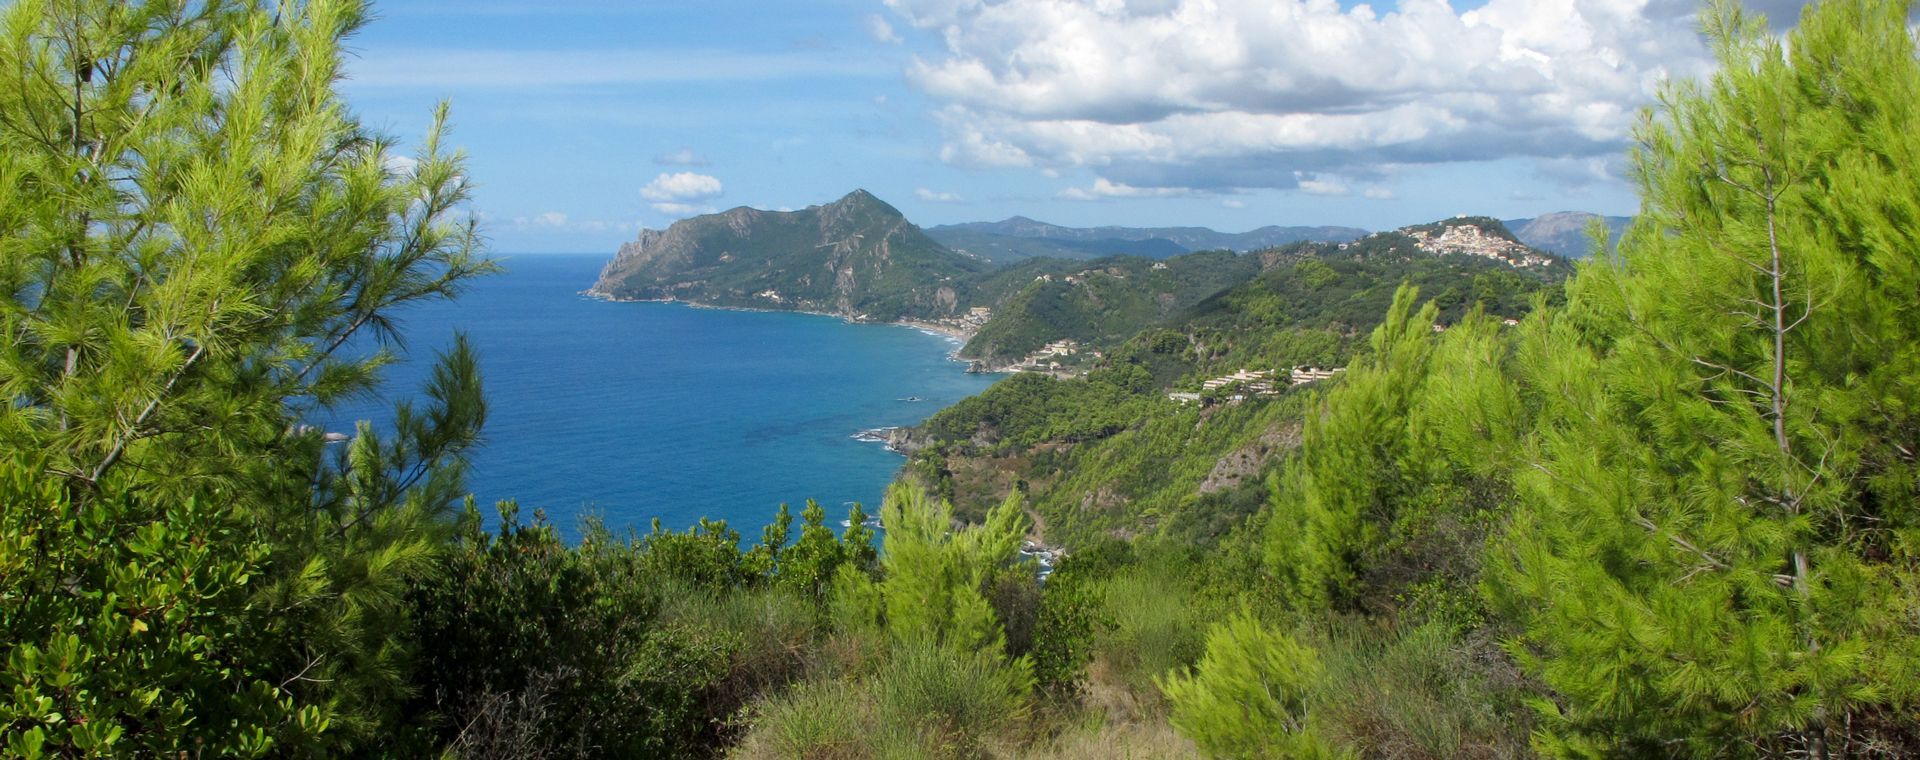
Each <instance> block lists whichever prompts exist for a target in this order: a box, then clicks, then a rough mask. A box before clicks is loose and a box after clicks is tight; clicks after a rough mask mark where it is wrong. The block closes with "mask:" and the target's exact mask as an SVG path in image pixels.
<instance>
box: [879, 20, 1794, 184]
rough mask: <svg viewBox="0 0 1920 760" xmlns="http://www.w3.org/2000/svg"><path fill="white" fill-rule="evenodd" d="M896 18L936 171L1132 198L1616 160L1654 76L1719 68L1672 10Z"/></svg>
mask: <svg viewBox="0 0 1920 760" xmlns="http://www.w3.org/2000/svg"><path fill="white" fill-rule="evenodd" d="M1772 4H1775V5H1786V4H1787V3H1785V2H1784V0H1781V1H1780V2H1773V3H1772ZM887 5H888V6H889V7H891V8H892V9H893V10H894V12H895V13H897V14H898V15H899V17H900V18H903V19H904V20H905V21H906V22H907V23H909V24H912V25H913V26H915V27H919V28H938V29H940V30H941V32H942V36H943V39H944V40H945V45H946V47H945V51H944V52H943V53H942V54H941V55H940V56H939V57H936V58H931V59H928V58H920V59H916V61H915V62H914V64H913V65H912V66H911V67H910V68H909V71H908V77H909V79H910V81H912V82H913V83H914V84H915V85H916V86H917V87H918V88H920V89H921V90H922V91H924V92H925V93H927V94H928V95H929V96H931V97H933V98H934V99H936V100H937V101H940V102H942V103H943V106H942V107H941V108H940V109H939V110H938V111H937V112H936V114H935V116H936V119H937V120H938V121H939V123H940V124H941V127H942V129H943V131H944V133H945V136H946V139H945V145H944V146H943V148H942V150H941V157H942V159H943V160H945V161H948V162H950V163H954V164H959V165H966V166H987V167H1034V168H1041V169H1055V170H1058V169H1062V168H1085V169H1092V170H1094V171H1096V172H1098V174H1099V175H1100V176H1101V177H1102V178H1103V179H1107V180H1110V181H1111V182H1112V183H1113V187H1130V188H1132V189H1134V190H1136V191H1139V190H1144V189H1153V188H1158V189H1167V188H1192V189H1200V190H1218V189H1227V188H1245V187H1278V188H1292V187H1298V188H1300V189H1302V190H1304V191H1306V192H1334V191H1338V192H1342V193H1345V192H1351V191H1352V190H1351V187H1350V186H1349V185H1348V184H1347V183H1346V182H1344V181H1340V182H1338V183H1337V184H1338V185H1339V186H1338V187H1336V186H1335V185H1334V184H1330V183H1334V182H1335V181H1334V180H1328V179H1326V178H1325V176H1324V175H1326V174H1335V175H1339V176H1342V177H1346V178H1365V177H1367V176H1368V175H1370V174H1375V173H1377V172H1378V170H1379V169H1378V167H1381V166H1383V165H1389V164H1393V165H1420V164H1433V163H1442V162H1453V161H1482V160H1492V159H1498V158H1506V157H1512V156H1527V157H1535V158H1540V159H1545V160H1562V159H1567V160H1579V161H1584V160H1586V159H1588V158H1591V157H1594V156H1601V155H1607V154H1613V153H1618V152H1620V151H1621V149H1622V148H1623V147H1624V146H1625V145H1626V142H1627V139H1628V136H1629V132H1630V130H1631V127H1632V124H1633V121H1634V117H1635V114H1636V113H1637V112H1638V109H1640V108H1641V107H1643V106H1645V105H1647V104H1650V103H1651V102H1652V101H1653V98H1654V96H1655V94H1656V93H1657V91H1658V87H1659V83H1660V82H1661V81H1662V80H1663V79H1664V78H1666V77H1668V76H1680V77H1689V76H1696V75H1699V74H1701V73H1704V72H1705V71H1707V70H1709V68H1710V65H1711V64H1710V61H1709V59H1708V57H1707V54H1706V51H1705V49H1704V48H1703V46H1702V45H1701V42H1700V40H1699V38H1698V35H1697V34H1696V33H1695V32H1694V19H1693V17H1692V15H1691V14H1693V13H1694V11H1695V8H1696V5H1695V4H1694V3H1692V2H1690V1H1688V2H1682V1H1681V0H1489V2H1487V3H1486V4H1485V5H1484V6H1483V7H1480V8H1476V9H1472V10H1467V11H1464V12H1456V11H1455V10H1454V9H1453V8H1452V7H1451V6H1450V5H1449V4H1448V3H1447V2H1444V0H1400V2H1399V3H1398V5H1397V9H1396V10H1394V11H1392V12H1385V13H1383V12H1377V11H1375V10H1373V9H1372V8H1371V7H1369V6H1366V5H1361V6H1356V7H1354V8H1353V9H1351V10H1343V9H1342V8H1341V7H1340V5H1339V4H1337V3H1335V2H1333V1H1332V0H1090V1H1089V0H887ZM1303 177H1304V178H1305V179H1304V180H1303ZM1070 192H1074V193H1076V197H1078V196H1086V197H1140V196H1137V195H1136V196H1126V195H1119V194H1113V193H1110V192H1109V193H1102V192H1101V191H1100V189H1099V188H1098V187H1095V188H1085V189H1080V188H1076V189H1075V190H1074V191H1070Z"/></svg>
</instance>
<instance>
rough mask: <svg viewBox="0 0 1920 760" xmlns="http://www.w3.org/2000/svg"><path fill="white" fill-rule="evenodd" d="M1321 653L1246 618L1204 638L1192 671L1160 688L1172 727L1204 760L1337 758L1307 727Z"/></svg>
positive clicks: (1215, 629) (1174, 678)
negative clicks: (1170, 712) (1208, 757)
mask: <svg viewBox="0 0 1920 760" xmlns="http://www.w3.org/2000/svg"><path fill="white" fill-rule="evenodd" d="M1323 672H1324V671H1323V668H1322V665H1321V662H1320V655H1319V653H1318V652H1316V651H1314V650H1313V648H1312V647H1308V646H1305V645H1303V644H1301V643H1300V642H1298V641H1297V640H1295V639H1294V638H1293V637H1292V636H1289V635H1287V634H1285V633H1282V632H1280V631H1276V630H1273V629H1271V628H1267V627H1266V626H1264V625H1262V624H1261V623H1260V621H1258V620H1256V619H1254V618H1253V617H1252V616H1250V615H1244V614H1243V615H1236V616H1234V617H1233V619H1231V620H1229V621H1227V622H1226V623H1225V624H1223V625H1220V626H1217V627H1215V628H1214V629H1213V632H1212V633H1211V634H1209V635H1208V637H1207V650H1206V656H1205V657H1204V658H1202V660H1201V662H1200V666H1199V668H1198V669H1196V670H1194V671H1191V672H1187V673H1180V674H1175V675H1173V676H1171V677H1169V678H1167V679H1166V680H1165V681H1162V682H1161V688H1162V689H1163V690H1164V691H1165V692H1166V694H1167V698H1168V700H1169V701H1171V702H1172V703H1173V724H1174V725H1175V726H1177V727H1178V728H1179V729H1180V731H1181V733H1183V734H1185V735H1186V736H1187V737H1188V738H1190V739H1192V740H1193V741H1194V743H1196V744H1198V745H1200V748H1201V749H1203V750H1205V751H1206V752H1207V753H1208V754H1210V755H1215V756H1219V757H1235V758H1241V757H1245V758H1264V757H1285V758H1317V757H1337V756H1340V755H1341V753H1338V752H1336V751H1335V750H1334V749H1333V748H1332V747H1331V746H1329V745H1328V744H1326V743H1325V742H1324V741H1322V740H1321V739H1320V738H1319V737H1318V736H1316V735H1315V734H1314V732H1313V731H1312V730H1311V728H1310V727H1309V726H1308V723H1307V719H1308V717H1309V715H1308V709H1307V708H1308V703H1309V698H1310V696H1311V695H1312V693H1313V691H1314V690H1315V689H1316V688H1318V687H1319V684H1320V683H1321V677H1322V674H1323Z"/></svg>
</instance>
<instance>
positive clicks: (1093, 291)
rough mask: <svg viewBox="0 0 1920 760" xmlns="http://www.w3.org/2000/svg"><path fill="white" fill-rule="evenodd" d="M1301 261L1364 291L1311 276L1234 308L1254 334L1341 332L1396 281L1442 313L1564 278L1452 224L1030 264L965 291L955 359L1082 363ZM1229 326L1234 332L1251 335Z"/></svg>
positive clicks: (1197, 315)
mask: <svg viewBox="0 0 1920 760" xmlns="http://www.w3.org/2000/svg"><path fill="white" fill-rule="evenodd" d="M1309 260H1312V261H1317V262H1320V263H1321V266H1320V269H1321V270H1325V269H1327V268H1328V267H1332V268H1334V269H1339V270H1342V271H1341V272H1339V274H1342V275H1344V274H1347V273H1348V272H1347V271H1346V270H1352V273H1353V274H1355V275H1356V276H1358V277H1360V278H1361V279H1362V280H1365V281H1366V282H1367V287H1366V288H1365V289H1364V290H1365V292H1364V293H1361V292H1358V291H1355V292H1343V294H1342V295H1340V296H1339V297H1338V299H1335V296H1334V295H1333V294H1334V292H1335V291H1334V290H1329V288H1330V287H1331V286H1330V285H1329V284H1328V283H1331V282H1334V281H1335V280H1333V279H1328V278H1330V277H1332V276H1333V275H1326V274H1322V275H1317V276H1316V277H1317V278H1318V279H1320V280H1325V282H1319V283H1318V284H1316V285H1314V286H1313V287H1310V288H1304V289H1301V288H1289V289H1287V290H1286V293H1287V294H1286V296H1285V298H1284V299H1283V300H1282V301H1281V302H1278V303H1271V304H1262V305H1261V307H1260V309H1248V310H1246V311H1247V313H1260V314H1265V315H1266V316H1267V317H1268V319H1267V323H1266V324H1264V325H1260V326H1258V329H1267V328H1276V327H1285V326H1286V325H1288V324H1291V323H1293V322H1296V321H1299V320H1304V319H1309V318H1314V319H1318V318H1320V317H1326V318H1327V319H1332V320H1338V321H1342V322H1344V323H1345V324H1348V325H1353V324H1359V323H1363V322H1365V321H1367V320H1371V319H1377V318H1378V317H1379V315H1380V314H1381V313H1383V312H1384V310H1385V308H1386V306H1387V303H1388V301H1389V300H1390V298H1391V296H1392V293H1393V289H1394V287H1395V286H1397V285H1399V283H1400V279H1406V280H1408V281H1411V282H1413V283H1415V284H1420V285H1434V286H1437V287H1434V288H1430V291H1429V292H1430V293H1431V295H1433V296H1436V297H1438V298H1439V299H1440V301H1441V304H1442V307H1443V309H1446V310H1447V312H1446V313H1447V314H1448V315H1449V316H1454V315H1457V313H1458V311H1459V310H1460V308H1461V307H1462V306H1463V305H1465V304H1469V303H1473V302H1482V301H1486V300H1487V299H1490V298H1491V299H1500V298H1504V297H1505V296H1507V295H1510V294H1511V293H1514V292H1518V291H1520V290H1525V289H1527V288H1523V287H1522V286H1521V285H1519V284H1517V283H1522V282H1532V283H1538V282H1541V281H1547V280H1555V279H1558V278H1560V277H1564V276H1566V275H1567V274H1568V273H1570V272H1571V267H1569V266H1567V264H1566V263H1565V261H1564V260H1562V259H1559V258H1557V257H1555V256H1552V255H1550V254H1547V253H1544V252H1542V251H1539V250H1536V249H1533V248H1530V247H1528V246H1527V245H1525V244H1523V243H1521V242H1520V241H1519V240H1517V239H1515V237H1514V235H1513V234H1512V233H1511V232H1510V231H1508V230H1507V228H1506V226H1505V225H1504V224H1502V223H1501V222H1499V221H1498V220H1495V219H1490V218H1487V217H1456V218H1453V219H1446V220H1442V221H1438V222H1434V223H1431V224H1422V225H1414V226H1410V227H1403V228H1401V229H1398V230H1394V231H1391V232H1379V233H1374V234H1371V235H1368V236H1366V237H1364V238H1361V239H1359V240H1357V241H1354V242H1351V243H1311V242H1303V243H1294V244H1291V245H1287V246H1282V247H1278V248H1270V249H1267V250H1264V251H1260V252H1257V253H1252V254H1233V253H1230V252H1227V251H1212V252H1203V253H1193V254H1187V255H1185V256H1176V257H1173V258H1170V259H1166V260H1164V261H1158V262H1155V261H1150V260H1147V259H1140V258H1133V257H1120V258H1113V259H1101V260H1096V261H1089V262H1080V263H1077V265H1065V266H1063V265H1062V263H1060V262H1054V261H1049V260H1042V259H1035V260H1030V261H1027V262H1022V263H1021V264H1019V265H1015V266H1012V267H1006V268H1003V269H1001V270H999V271H998V272H996V274H995V275H993V276H992V277H990V278H988V279H986V280H983V281H982V286H981V287H980V288H978V289H977V290H976V292H977V293H978V294H979V295H980V296H982V298H981V302H982V303H989V304H992V306H993V314H994V315H993V319H991V320H990V321H988V322H987V323H986V324H985V325H984V326H982V327H981V328H980V330H979V332H978V333H976V334H975V335H974V337H973V339H972V340H971V341H970V342H968V344H967V346H966V347H965V348H964V349H962V350H961V356H964V357H966V358H969V359H976V360H980V361H982V362H984V363H985V364H986V365H987V366H988V367H992V368H1002V367H1008V366H1012V365H1015V364H1018V363H1020V361H1021V360H1022V359H1023V358H1025V357H1027V356H1029V355H1031V354H1033V352H1035V351H1037V350H1039V349H1041V348H1042V347H1044V346H1046V345H1047V344H1049V343H1052V342H1054V341H1058V340H1073V341H1075V342H1077V343H1079V344H1081V345H1080V348H1081V349H1082V355H1081V356H1079V357H1078V358H1077V359H1067V358H1064V357H1063V358H1061V359H1060V360H1061V361H1062V363H1063V364H1066V365H1069V366H1074V365H1078V366H1084V365H1085V364H1086V362H1087V360H1088V359H1089V358H1090V351H1092V350H1100V351H1105V350H1109V349H1112V348H1115V347H1117V346H1119V345H1120V344H1121V343H1122V342H1124V341H1126V340H1127V339H1128V338H1131V337H1132V336H1134V335H1135V334H1137V333H1139V332H1140V331H1142V330H1145V329H1147V328H1149V327H1179V326H1180V325H1182V324H1185V323H1186V322H1189V321H1192V320H1200V319H1211V320H1214V321H1215V322H1216V323H1217V322H1219V314H1220V313H1221V310H1220V308H1219V304H1220V303H1221V302H1222V299H1243V300H1244V299H1248V298H1252V297H1253V296H1252V295H1250V293H1254V292H1257V289H1255V290H1253V291H1250V290H1249V289H1248V288H1247V287H1244V286H1249V285H1255V284H1257V282H1256V280H1257V279H1258V280H1260V281H1273V282H1278V281H1277V280H1273V278H1268V277H1265V276H1264V275H1262V273H1263V272H1273V271H1274V270H1276V269H1285V270H1286V271H1287V272H1289V273H1291V272H1292V266H1291V265H1292V264H1295V263H1298V262H1303V261H1309ZM1362 264H1366V265H1367V266H1364V267H1363V266H1362ZM1361 270H1365V271H1361ZM1316 271H1317V270H1316ZM1369 272H1371V273H1372V274H1369ZM1390 275H1397V278H1395V277H1391V276H1390ZM1289 276H1291V275H1289ZM1382 277H1386V278H1388V279H1379V278H1382ZM1367 278H1373V279H1367ZM1342 282H1344V280H1342ZM1339 299H1344V300H1339ZM1499 303H1500V304H1501V305H1502V306H1506V307H1518V306H1519V304H1514V303H1511V302H1507V301H1499ZM1509 310H1512V309H1511V308H1510V309H1509ZM1322 321H1326V320H1322ZM1216 326H1226V325H1224V324H1217V325H1216ZM1233 326H1234V327H1235V330H1234V331H1233V332H1235V333H1236V334H1237V333H1239V332H1245V331H1249V330H1255V329H1256V328H1255V326H1249V325H1239V324H1235V325H1233ZM1050 361H1051V360H1050Z"/></svg>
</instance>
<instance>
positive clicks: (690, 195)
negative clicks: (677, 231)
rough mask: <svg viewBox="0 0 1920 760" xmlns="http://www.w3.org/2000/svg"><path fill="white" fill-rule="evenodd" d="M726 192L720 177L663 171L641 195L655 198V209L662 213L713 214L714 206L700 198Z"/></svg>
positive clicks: (681, 214)
mask: <svg viewBox="0 0 1920 760" xmlns="http://www.w3.org/2000/svg"><path fill="white" fill-rule="evenodd" d="M722 192H723V190H722V188H721V186H720V180H719V179H718V178H716V177H712V176H708V175H705V174H696V173H694V172H679V173H673V174H669V173H665V172H662V173H661V174H660V176H658V177H654V178H653V181H652V182H648V183H647V186H646V187H643V188H640V197H642V198H645V199H647V200H649V201H653V208H654V210H655V211H659V212H660V213H663V214H673V215H679V216H689V215H692V214H703V213H711V212H712V211H713V209H712V208H711V207H709V206H707V205H705V204H701V203H698V202H697V201H704V200H708V199H711V198H718V197H720V195H721V193H722Z"/></svg>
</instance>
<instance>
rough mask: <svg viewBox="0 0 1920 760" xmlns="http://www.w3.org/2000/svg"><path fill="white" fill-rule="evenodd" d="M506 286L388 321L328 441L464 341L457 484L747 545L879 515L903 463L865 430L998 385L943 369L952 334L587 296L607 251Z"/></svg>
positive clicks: (486, 286)
mask: <svg viewBox="0 0 1920 760" xmlns="http://www.w3.org/2000/svg"><path fill="white" fill-rule="evenodd" d="M497 258H499V259H500V262H501V264H502V265H503V266H504V267H505V268H506V272H505V273H504V274H499V275H494V276H491V277H486V278H482V279H480V280H478V281H477V282H475V283H474V284H473V285H472V287H470V288H469V289H468V290H467V291H466V292H464V293H463V294H462V295H461V296H460V298H459V299H457V300H455V301H440V302H432V303H426V304H420V305H416V306H412V307H409V308H408V309H406V310H403V311H401V312H399V320H398V321H399V331H400V332H401V333H402V334H403V335H404V336H405V337H406V349H405V352H404V353H403V356H402V361H401V362H399V363H397V364H395V365H392V366H389V367H388V368H387V369H386V370H385V374H384V378H385V383H384V384H383V386H382V388H383V390H382V391H381V393H380V394H378V396H377V397H375V398H367V399H360V400H356V401H355V402H353V403H350V404H344V405H341V406H339V407H336V408H335V409H333V410H331V411H328V412H323V413H321V414H319V415H317V417H318V420H319V422H320V424H322V425H324V426H325V427H327V429H329V430H336V431H342V432H346V431H350V430H351V429H352V426H353V424H354V420H360V419H365V420H369V421H371V422H373V423H374V425H375V427H376V428H378V429H386V428H387V426H388V425H389V424H390V420H391V418H392V405H393V402H394V401H396V400H400V399H406V398H413V397H417V396H418V395H419V389H420V388H421V387H423V385H424V381H425V379H426V377H427V374H428V372H429V370H430V369H431V367H432V365H433V362H434V359H435V356H436V355H437V354H438V353H439V352H441V351H444V350H445V349H446V347H447V346H448V345H450V344H451V343H452V341H453V336H454V334H455V333H456V332H464V333H465V334H466V335H467V338H468V341H469V342H470V343H471V344H472V345H473V347H474V349H475V352H476V353H477V355H478V358H479V363H480V369H481V373H482V376H483V378H484V383H485V388H486V395H487V400H488V402H489V409H488V417H487V424H486V428H485V433H484V441H483V443H482V444H481V446H480V447H479V448H478V450H476V451H474V452H472V455H471V461H472V468H471V473H470V475H469V478H468V486H469V487H470V488H471V489H472V491H473V493H474V496H475V497H476V499H477V500H478V501H479V502H480V503H481V504H482V505H483V512H484V513H486V514H488V515H490V516H491V515H492V514H493V510H492V508H491V506H492V505H493V504H494V502H496V501H498V500H503V499H515V500H517V501H518V502H519V504H520V507H521V511H522V514H523V515H524V514H531V513H532V512H533V510H535V509H539V510H543V511H544V512H545V513H546V515H547V516H548V518H549V519H550V520H551V521H552V522H553V523H554V524H555V525H556V526H558V527H559V528H560V529H561V530H562V531H563V532H565V533H566V534H567V535H570V536H577V535H578V528H579V527H580V525H581V524H582V522H581V521H582V519H583V518H586V517H588V516H597V517H598V518H600V519H601V520H602V521H604V522H605V523H606V524H607V526H608V527H609V528H612V529H613V530H614V531H615V532H616V533H619V532H623V531H624V530H626V529H627V528H633V529H635V530H638V531H640V532H645V531H647V530H648V529H649V526H650V525H651V524H652V522H653V521H654V520H655V519H658V520H660V522H661V524H662V526H663V527H666V528H669V529H674V530H685V529H687V528H688V527H690V526H692V525H694V524H696V523H698V522H699V521H700V519H701V518H709V519H718V520H725V521H727V523H728V524H729V525H731V526H732V527H733V528H734V529H736V530H738V531H740V533H741V534H742V536H743V538H745V539H746V540H747V541H749V542H750V541H754V540H757V538H758V536H759V534H760V529H761V527H762V526H763V525H765V524H766V523H767V522H769V521H770V520H771V519H772V517H773V515H774V514H775V512H776V511H777V509H778V507H779V505H780V504H782V503H788V504H791V505H792V507H793V511H794V514H795V516H796V519H797V517H798V514H799V511H800V508H801V506H802V505H803V504H804V503H805V502H806V500H808V499H814V500H817V501H818V502H819V503H820V504H821V505H822V506H823V507H825V508H826V510H827V512H828V514H829V515H830V517H831V521H830V522H831V524H838V523H839V522H840V521H841V520H842V519H843V518H844V517H845V515H846V512H847V509H848V507H849V506H851V505H852V504H853V503H855V502H859V503H862V504H864V505H867V512H868V514H877V513H878V510H879V502H880V498H881V496H882V495H883V494H884V493H885V490H886V487H887V484H888V483H889V482H891V481H892V479H893V477H894V475H895V473H896V472H897V471H898V470H899V468H900V466H901V465H902V464H903V463H904V461H905V460H904V459H903V458H902V457H901V456H900V455H898V454H895V453H893V452H890V451H888V450H887V449H886V447H885V446H884V445H883V444H881V443H877V442H870V441H860V440H856V439H855V437H854V436H855V435H857V434H858V433H860V432H862V431H865V430H872V429H877V428H885V427H891V426H902V425H912V424H915V423H918V422H920V421H921V420H923V419H925V418H926V417H928V416H930V415H932V414H933V413H934V412H937V411H939V410H940V409H941V408H943V407H946V406H948V405H950V404H952V403H954V402H956V401H958V400H960V399H962V398H965V397H967V396H970V395H973V394H976V393H979V392H981V391H983V390H985V389H986V388H987V387H988V386H989V385H991V384H992V383H993V382H994V381H995V380H996V379H998V378H997V376H994V375H979V374H967V373H966V364H964V363H962V362H957V361H954V360H952V359H951V358H949V355H950V354H951V353H952V352H953V351H954V350H956V349H958V348H959V342H958V341H957V340H955V339H954V338H951V337H948V336H943V335H937V334H934V333H929V332H923V331H920V330H916V329H913V328H909V327H904V326H900V325H875V324H851V323H848V322H845V321H843V320H841V319H839V318H836V317H828V316H819V315H811V314H799V313H792V312H758V311H735V310H724V309H708V308H699V307H694V306H689V305H686V304H678V303H618V302H610V301H604V300H599V299H594V298H589V297H587V296H585V295H582V294H581V292H580V291H583V290H585V289H586V288H587V287H589V286H590V285H592V284H593V281H594V279H595V278H596V277H597V276H598V274H599V272H600V268H601V267H602V266H604V265H605V264H606V263H607V261H608V258H609V257H608V256H607V255H605V254H579V255H576V254H539V255H517V256H499V257H497Z"/></svg>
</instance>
